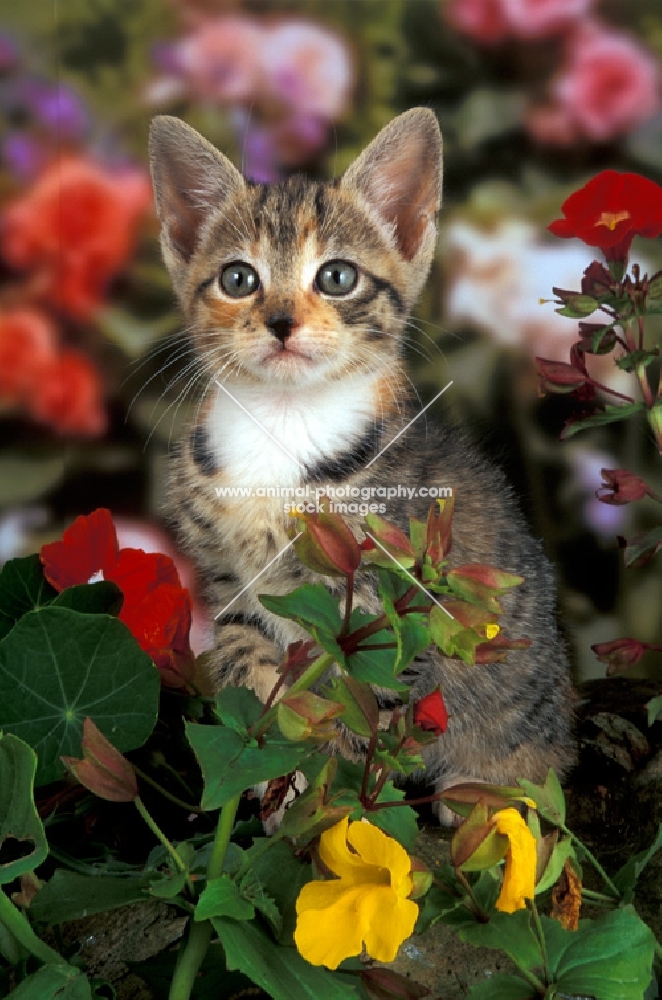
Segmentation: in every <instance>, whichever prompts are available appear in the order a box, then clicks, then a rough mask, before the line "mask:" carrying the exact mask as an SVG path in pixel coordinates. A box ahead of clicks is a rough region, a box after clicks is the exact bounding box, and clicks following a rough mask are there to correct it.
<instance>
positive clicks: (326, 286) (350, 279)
mask: <svg viewBox="0 0 662 1000" xmlns="http://www.w3.org/2000/svg"><path fill="white" fill-rule="evenodd" d="M358 279H359V272H358V271H357V270H356V268H355V267H354V265H353V264H348V263H347V261H346V260H330V261H329V263H328V264H322V266H321V267H320V269H319V271H318V272H317V278H316V281H317V287H318V288H319V290H320V292H323V293H324V295H348V294H349V292H351V291H352V289H353V288H354V286H355V285H356V282H357V281H358Z"/></svg>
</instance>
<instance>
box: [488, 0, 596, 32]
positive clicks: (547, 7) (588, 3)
mask: <svg viewBox="0 0 662 1000" xmlns="http://www.w3.org/2000/svg"><path fill="white" fill-rule="evenodd" d="M501 2H502V6H503V10H504V14H505V17H506V20H507V22H508V24H509V27H510V29H511V32H512V33H513V34H514V35H517V36H518V37H519V38H546V37H547V36H548V35H554V34H557V33H558V32H560V31H563V30H565V29H566V28H567V27H568V26H569V25H570V24H572V23H573V22H575V21H578V20H579V18H581V17H584V15H585V14H587V13H588V11H589V9H590V8H591V7H592V6H593V3H594V2H595V0H501Z"/></svg>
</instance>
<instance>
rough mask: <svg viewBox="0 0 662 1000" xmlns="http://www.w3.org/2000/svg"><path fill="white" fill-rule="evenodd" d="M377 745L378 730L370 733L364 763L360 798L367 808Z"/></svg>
mask: <svg viewBox="0 0 662 1000" xmlns="http://www.w3.org/2000/svg"><path fill="white" fill-rule="evenodd" d="M376 746H377V731H376V730H375V732H373V733H371V734H370V742H369V743H368V750H367V752H366V755H365V762H364V764H363V781H362V782H361V794H360V795H359V800H360V802H361V805H362V806H363V807H364V808H365V805H366V803H367V801H368V784H369V782H370V770H371V768H372V758H373V757H374V755H375V748H376Z"/></svg>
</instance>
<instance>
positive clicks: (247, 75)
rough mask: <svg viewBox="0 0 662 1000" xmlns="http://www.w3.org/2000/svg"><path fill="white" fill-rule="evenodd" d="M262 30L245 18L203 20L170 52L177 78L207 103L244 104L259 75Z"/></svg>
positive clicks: (252, 90) (252, 91) (249, 96)
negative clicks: (181, 77) (208, 101)
mask: <svg viewBox="0 0 662 1000" xmlns="http://www.w3.org/2000/svg"><path fill="white" fill-rule="evenodd" d="M262 42H263V31H262V28H261V27H260V25H259V24H258V22H257V21H253V20H252V19H251V18H248V17H219V18H215V19H214V20H209V21H204V22H203V23H202V24H201V25H200V26H199V27H198V28H197V29H196V30H195V31H194V32H192V33H191V34H190V35H188V36H187V37H186V38H183V39H181V41H179V42H176V43H175V45H174V46H173V47H172V49H171V51H170V55H171V62H172V65H173V68H174V69H175V72H176V74H177V75H181V76H183V77H184V79H185V80H186V82H187V83H188V85H189V87H190V89H191V90H192V91H193V92H194V93H195V94H196V95H197V96H198V97H203V98H207V99H211V100H217V101H223V102H228V103H229V102H234V101H247V100H250V98H251V96H252V95H253V94H254V93H255V90H256V87H257V82H258V77H259V73H260V64H261V52H262Z"/></svg>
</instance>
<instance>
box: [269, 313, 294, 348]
mask: <svg viewBox="0 0 662 1000" xmlns="http://www.w3.org/2000/svg"><path fill="white" fill-rule="evenodd" d="M265 326H266V328H267V330H270V331H271V333H273V335H274V337H276V338H277V339H278V340H280V342H281V344H284V343H285V341H286V340H287V338H288V337H289V336H290V334H291V333H292V330H293V329H294V327H295V326H296V324H295V322H294V317H293V316H291V315H290V314H289V313H287V312H275V313H272V314H271V316H269V317H268V319H267V320H266V323H265Z"/></svg>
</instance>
